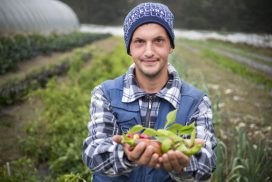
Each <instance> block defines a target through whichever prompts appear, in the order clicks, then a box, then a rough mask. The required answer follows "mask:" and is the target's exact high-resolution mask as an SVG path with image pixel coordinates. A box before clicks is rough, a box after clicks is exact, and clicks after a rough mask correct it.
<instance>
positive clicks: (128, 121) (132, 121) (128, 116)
mask: <svg viewBox="0 0 272 182" xmlns="http://www.w3.org/2000/svg"><path fill="white" fill-rule="evenodd" d="M137 115H138V114H136V113H133V112H128V111H125V112H120V109H118V112H117V114H116V118H117V124H118V127H119V129H120V131H121V133H122V134H123V133H127V131H128V130H129V129H130V128H132V127H133V126H134V125H137V124H138V122H137V118H138V117H139V116H137Z"/></svg>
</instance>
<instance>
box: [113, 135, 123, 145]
mask: <svg viewBox="0 0 272 182" xmlns="http://www.w3.org/2000/svg"><path fill="white" fill-rule="evenodd" d="M112 140H113V141H115V142H116V143H119V144H121V141H122V136H121V135H114V136H113V137H112Z"/></svg>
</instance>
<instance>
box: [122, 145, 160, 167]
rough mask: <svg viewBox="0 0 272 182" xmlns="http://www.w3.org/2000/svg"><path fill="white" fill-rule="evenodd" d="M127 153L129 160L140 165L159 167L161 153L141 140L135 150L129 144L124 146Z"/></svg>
mask: <svg viewBox="0 0 272 182" xmlns="http://www.w3.org/2000/svg"><path fill="white" fill-rule="evenodd" d="M124 150H125V153H126V155H127V157H128V159H129V160H131V161H134V162H135V163H136V164H138V165H146V166H149V167H153V168H159V167H160V164H159V163H158V161H159V155H158V154H157V153H156V152H155V148H154V147H153V146H152V145H147V144H146V143H145V142H140V143H139V144H137V145H136V147H135V148H134V149H133V150H130V148H129V146H124Z"/></svg>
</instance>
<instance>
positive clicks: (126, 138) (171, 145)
mask: <svg viewBox="0 0 272 182" xmlns="http://www.w3.org/2000/svg"><path fill="white" fill-rule="evenodd" d="M176 113H177V110H173V111H171V112H169V113H168V114H167V121H166V123H165V126H164V128H163V129H158V130H155V129H153V128H146V127H143V126H142V125H135V126H133V127H132V128H131V129H130V130H129V131H128V132H127V133H126V134H123V135H122V143H123V144H125V143H127V144H129V145H130V146H131V147H135V146H136V145H137V144H138V143H140V142H147V141H152V142H155V143H157V142H158V143H159V144H160V145H159V147H160V151H159V152H157V153H158V154H161V153H166V152H168V151H169V150H178V151H181V152H183V153H184V154H185V155H187V156H191V155H193V154H196V153H197V152H198V151H199V150H200V149H201V148H202V146H203V144H200V143H195V123H194V122H193V123H192V124H190V125H188V126H183V125H181V124H178V123H174V122H175V119H176ZM137 133H139V134H137ZM184 135H186V136H188V135H190V136H191V139H190V140H185V139H183V137H182V136H184ZM146 136H147V137H146ZM150 144H152V143H150Z"/></svg>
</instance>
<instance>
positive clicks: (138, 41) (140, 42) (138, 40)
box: [134, 39, 144, 44]
mask: <svg viewBox="0 0 272 182" xmlns="http://www.w3.org/2000/svg"><path fill="white" fill-rule="evenodd" d="M134 42H135V43H136V44H142V43H144V41H143V40H141V39H137V40H135V41H134Z"/></svg>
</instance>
